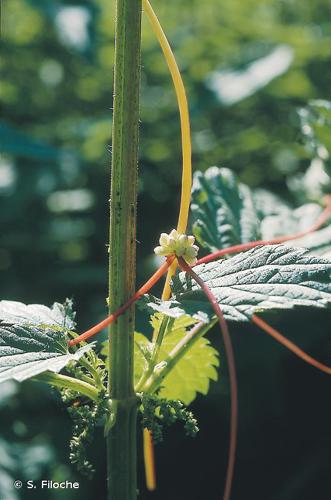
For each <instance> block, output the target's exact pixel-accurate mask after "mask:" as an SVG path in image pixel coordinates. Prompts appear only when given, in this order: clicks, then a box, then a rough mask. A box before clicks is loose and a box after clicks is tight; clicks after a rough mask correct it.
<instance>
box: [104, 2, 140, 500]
mask: <svg viewBox="0 0 331 500" xmlns="http://www.w3.org/2000/svg"><path fill="white" fill-rule="evenodd" d="M140 38H141V2H140V0H116V35H115V66H114V112H113V113H114V114H113V134H112V170H111V196H110V207H111V208H110V212H111V213H110V245H109V252H110V259H109V309H110V310H111V311H116V310H117V309H118V308H119V307H120V306H121V305H123V304H124V303H125V302H126V301H127V300H128V299H129V297H131V296H132V295H133V294H134V289H135V259H136V251H135V242H136V188H137V156H138V122H139V83H140ZM133 332H134V306H132V307H130V308H129V309H128V310H127V312H125V313H124V314H122V315H121V316H120V317H119V318H118V319H117V320H116V321H115V322H114V323H113V324H112V325H111V326H110V329H109V341H110V342H109V344H110V357H109V359H110V367H109V373H110V377H109V378H110V380H109V384H110V390H111V398H112V400H113V401H114V403H115V407H116V408H117V414H116V421H115V425H114V426H113V428H112V429H111V430H110V432H109V436H108V500H135V499H136V496H137V493H136V491H137V488H136V412H137V400H136V397H135V394H134V390H133Z"/></svg>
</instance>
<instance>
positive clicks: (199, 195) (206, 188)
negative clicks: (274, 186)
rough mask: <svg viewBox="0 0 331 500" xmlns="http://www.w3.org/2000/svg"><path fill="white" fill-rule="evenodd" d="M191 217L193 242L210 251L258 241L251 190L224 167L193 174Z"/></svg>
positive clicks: (256, 220)
mask: <svg viewBox="0 0 331 500" xmlns="http://www.w3.org/2000/svg"><path fill="white" fill-rule="evenodd" d="M191 216H192V223H193V224H192V230H193V233H194V235H195V237H196V239H197V240H198V242H199V243H200V245H202V246H204V247H205V248H208V249H209V250H211V251H216V250H219V249H221V248H226V247H229V246H231V245H236V244H238V243H246V242H248V241H254V240H257V239H259V238H260V231H259V219H258V216H257V212H256V210H255V207H254V200H253V197H252V193H251V190H250V188H249V187H248V186H245V185H243V184H240V183H239V182H238V179H237V177H236V176H235V175H234V174H233V173H232V172H231V170H229V169H227V168H218V167H210V168H209V169H208V170H206V172H204V173H202V172H196V174H195V175H194V179H193V187H192V203H191Z"/></svg>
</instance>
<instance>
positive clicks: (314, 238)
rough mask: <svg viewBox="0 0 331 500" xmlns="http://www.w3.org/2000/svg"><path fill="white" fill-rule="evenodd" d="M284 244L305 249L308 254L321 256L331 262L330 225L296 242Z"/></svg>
mask: <svg viewBox="0 0 331 500" xmlns="http://www.w3.org/2000/svg"><path fill="white" fill-rule="evenodd" d="M286 244H287V245H289V246H298V247H304V248H307V249H308V251H309V253H310V254H312V255H322V256H323V257H324V258H326V259H330V260H331V225H330V226H327V227H324V228H323V229H320V230H319V231H315V232H314V233H311V234H307V235H306V236H304V237H303V238H300V239H298V240H292V241H287V242H286Z"/></svg>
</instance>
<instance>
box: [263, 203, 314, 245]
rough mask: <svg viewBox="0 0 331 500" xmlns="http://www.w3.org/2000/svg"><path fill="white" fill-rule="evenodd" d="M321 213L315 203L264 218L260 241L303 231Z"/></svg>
mask: <svg viewBox="0 0 331 500" xmlns="http://www.w3.org/2000/svg"><path fill="white" fill-rule="evenodd" d="M321 212H322V208H321V206H320V205H318V204H317V203H307V204H305V205H302V206H301V207H299V208H297V209H295V210H288V211H287V212H286V211H282V212H281V213H278V214H275V215H269V216H266V217H265V218H264V219H263V220H262V222H261V234H262V239H264V240H270V239H273V238H277V237H278V236H284V235H291V234H296V233H298V232H301V231H305V230H306V229H309V228H310V227H311V226H312V225H313V224H314V223H315V222H316V220H317V219H318V217H319V215H320V214H321ZM297 246H301V247H303V246H304V245H297Z"/></svg>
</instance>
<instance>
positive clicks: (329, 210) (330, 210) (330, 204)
mask: <svg viewBox="0 0 331 500" xmlns="http://www.w3.org/2000/svg"><path fill="white" fill-rule="evenodd" d="M325 198H326V202H327V205H326V207H325V209H324V210H323V212H322V213H321V215H320V216H319V217H318V219H317V221H316V222H315V223H314V224H313V225H312V226H311V227H310V228H308V229H306V230H305V231H300V232H299V233H295V234H290V235H287V236H279V237H278V238H273V239H272V240H258V241H250V242H249V243H243V244H240V245H234V246H232V247H228V248H223V249H222V250H218V251H217V252H213V253H210V254H208V255H206V256H205V257H202V258H201V259H199V260H198V262H197V264H196V265H198V264H207V262H211V261H213V260H215V259H218V258H219V257H223V256H224V255H229V254H232V253H238V252H245V251H246V250H250V249H251V248H255V247H257V246H259V245H277V244H279V243H285V242H286V241H289V240H298V239H299V238H302V237H303V236H306V235H307V234H310V233H313V232H314V231H317V230H318V229H319V228H320V227H321V226H323V224H325V222H326V221H327V220H328V218H329V217H330V215H331V195H327V196H326V197H325Z"/></svg>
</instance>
